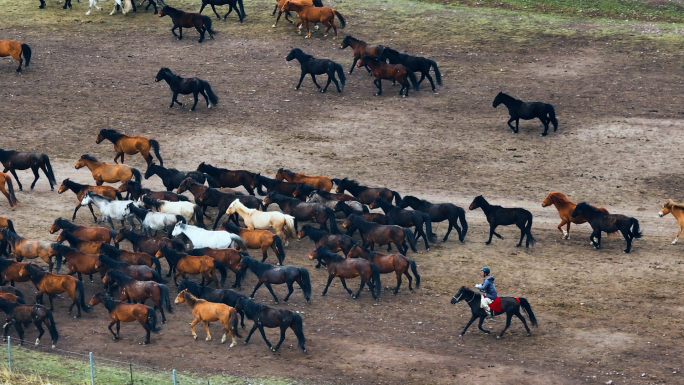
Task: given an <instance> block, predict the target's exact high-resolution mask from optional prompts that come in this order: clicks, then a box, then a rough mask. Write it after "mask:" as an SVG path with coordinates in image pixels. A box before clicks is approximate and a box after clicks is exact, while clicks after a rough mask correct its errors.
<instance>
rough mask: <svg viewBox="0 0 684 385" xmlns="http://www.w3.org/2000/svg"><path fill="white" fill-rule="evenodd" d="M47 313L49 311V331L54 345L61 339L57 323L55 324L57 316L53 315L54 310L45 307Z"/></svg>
mask: <svg viewBox="0 0 684 385" xmlns="http://www.w3.org/2000/svg"><path fill="white" fill-rule="evenodd" d="M45 313H47V318H48V322H47V328H48V331H49V332H50V338H52V345H54V344H56V343H57V340H59V332H58V331H57V324H55V318H54V317H53V316H52V311H50V309H45Z"/></svg>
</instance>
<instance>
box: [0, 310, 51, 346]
mask: <svg viewBox="0 0 684 385" xmlns="http://www.w3.org/2000/svg"><path fill="white" fill-rule="evenodd" d="M0 311H2V312H3V313H5V314H7V316H6V318H7V322H6V323H5V326H4V329H5V332H4V333H3V335H2V337H3V340H5V339H6V337H7V332H8V331H9V328H10V326H12V325H14V328H15V329H16V330H17V334H19V345H21V344H22V342H23V341H24V329H23V327H22V325H26V326H28V325H30V324H34V325H36V329H38V338H36V346H38V344H39V343H40V337H42V336H43V334H45V330H43V326H42V325H41V324H42V323H44V324H45V326H46V327H47V329H48V331H49V332H50V338H51V339H52V347H53V348H54V347H55V344H56V343H57V340H58V339H59V333H58V332H57V327H56V325H55V319H54V318H53V316H52V312H51V311H50V310H48V309H46V308H45V306H42V305H24V304H21V303H16V302H10V301H8V300H6V299H5V298H0Z"/></svg>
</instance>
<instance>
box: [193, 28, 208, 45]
mask: <svg viewBox="0 0 684 385" xmlns="http://www.w3.org/2000/svg"><path fill="white" fill-rule="evenodd" d="M195 29H196V30H197V32H198V33H199V34H200V38H199V40H197V42H198V43H201V42H203V41H204V31H206V27H198V26H195Z"/></svg>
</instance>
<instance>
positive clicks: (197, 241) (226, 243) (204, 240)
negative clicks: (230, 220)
mask: <svg viewBox="0 0 684 385" xmlns="http://www.w3.org/2000/svg"><path fill="white" fill-rule="evenodd" d="M180 234H185V236H186V237H188V239H190V242H192V247H193V248H195V249H201V248H203V247H212V248H214V249H227V248H231V247H232V248H235V245H237V246H238V247H239V248H240V250H247V245H245V241H243V240H242V238H240V237H239V236H238V235H236V234H231V233H229V232H227V231H223V230H219V231H211V230H205V229H200V228H199V227H196V226H190V225H186V224H185V223H176V227H174V228H173V232H172V233H171V236H173V237H177V236H179V235H180Z"/></svg>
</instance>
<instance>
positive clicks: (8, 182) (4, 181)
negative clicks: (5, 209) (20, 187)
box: [0, 172, 19, 210]
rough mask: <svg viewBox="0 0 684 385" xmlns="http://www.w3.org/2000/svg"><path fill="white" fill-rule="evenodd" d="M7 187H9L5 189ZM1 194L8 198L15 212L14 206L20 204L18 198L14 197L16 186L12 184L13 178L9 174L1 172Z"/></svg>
mask: <svg viewBox="0 0 684 385" xmlns="http://www.w3.org/2000/svg"><path fill="white" fill-rule="evenodd" d="M5 186H7V187H5ZM0 192H1V193H2V195H4V196H5V198H7V202H9V205H10V209H12V210H14V206H16V205H17V203H19V201H17V196H16V195H14V185H13V184H12V177H11V176H10V175H9V174H5V173H3V172H0Z"/></svg>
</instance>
